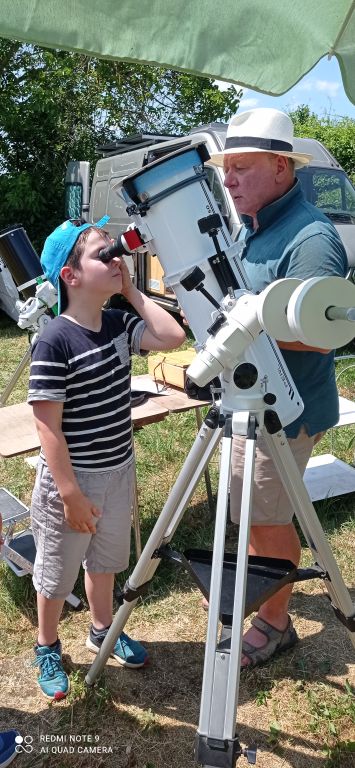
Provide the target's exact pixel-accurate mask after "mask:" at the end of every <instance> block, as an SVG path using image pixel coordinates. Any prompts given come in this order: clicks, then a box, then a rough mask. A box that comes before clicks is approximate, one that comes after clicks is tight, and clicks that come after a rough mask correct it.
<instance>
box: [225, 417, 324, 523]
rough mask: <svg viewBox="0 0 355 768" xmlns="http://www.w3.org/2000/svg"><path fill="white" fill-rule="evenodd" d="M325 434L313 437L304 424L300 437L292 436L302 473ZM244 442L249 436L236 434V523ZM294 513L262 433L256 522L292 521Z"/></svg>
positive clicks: (233, 510) (233, 512) (232, 504)
mask: <svg viewBox="0 0 355 768" xmlns="http://www.w3.org/2000/svg"><path fill="white" fill-rule="evenodd" d="M322 434H323V433H322ZM322 434H319V435H313V436H312V437H309V436H308V435H307V433H306V431H305V429H304V428H302V429H301V430H300V432H299V434H298V436H297V437H296V438H289V445H290V448H291V451H292V453H293V455H294V458H295V459H296V463H297V465H298V468H299V470H300V473H301V475H303V474H304V472H305V469H306V466H307V463H308V460H309V458H310V456H311V453H312V450H313V448H314V446H315V444H316V443H317V442H318V440H319V439H320V437H321V436H322ZM244 445H245V438H243V437H238V436H236V437H233V446H232V472H231V486H230V516H231V520H232V522H233V523H239V515H240V500H241V496H242V487H243V470H244ZM293 514H294V512H293V507H292V505H291V502H290V500H289V498H288V496H287V493H286V491H285V490H284V488H283V485H282V483H281V480H280V478H279V475H278V472H277V470H276V467H275V465H274V463H273V461H272V459H271V457H270V455H269V453H268V449H267V446H266V444H265V441H264V440H263V438H262V437H258V440H257V447H256V460H255V473H254V489H253V509H252V525H288V524H289V523H290V522H291V520H292V517H293Z"/></svg>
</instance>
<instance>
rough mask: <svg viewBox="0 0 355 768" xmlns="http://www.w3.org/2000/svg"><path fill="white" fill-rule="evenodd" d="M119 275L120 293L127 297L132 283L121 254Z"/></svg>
mask: <svg viewBox="0 0 355 768" xmlns="http://www.w3.org/2000/svg"><path fill="white" fill-rule="evenodd" d="M121 275H122V288H121V293H122V296H125V297H126V298H127V294H129V292H130V290H131V289H132V285H133V283H132V280H131V276H130V274H129V269H128V267H127V264H126V262H125V260H124V258H123V256H121Z"/></svg>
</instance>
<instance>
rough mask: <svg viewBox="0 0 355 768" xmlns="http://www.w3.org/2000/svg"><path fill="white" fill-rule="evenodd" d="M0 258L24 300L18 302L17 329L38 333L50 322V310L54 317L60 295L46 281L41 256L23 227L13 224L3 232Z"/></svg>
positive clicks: (0, 237)
mask: <svg viewBox="0 0 355 768" xmlns="http://www.w3.org/2000/svg"><path fill="white" fill-rule="evenodd" d="M0 256H1V258H2V260H3V262H4V264H5V265H6V266H7V268H8V269H9V271H10V273H11V275H12V278H13V280H14V282H15V285H16V287H17V290H18V292H19V293H20V294H21V295H22V296H23V298H24V301H21V300H18V301H16V309H17V310H18V312H19V318H18V322H17V325H18V326H19V328H22V329H24V328H28V329H29V330H32V331H38V330H39V329H40V327H41V326H42V325H45V324H46V322H47V320H48V310H51V309H52V310H53V312H52V314H53V313H54V314H55V307H56V304H57V292H56V290H55V288H54V287H53V286H52V284H51V283H49V281H48V280H46V279H45V276H44V275H43V269H42V265H41V262H40V260H39V257H38V254H37V252H36V251H35V249H34V247H33V245H32V243H31V241H30V239H29V237H28V235H27V233H26V231H25V229H24V228H23V226H22V224H12V225H11V226H9V227H7V228H6V229H3V230H2V232H0ZM50 314H51V313H50ZM45 315H47V317H45Z"/></svg>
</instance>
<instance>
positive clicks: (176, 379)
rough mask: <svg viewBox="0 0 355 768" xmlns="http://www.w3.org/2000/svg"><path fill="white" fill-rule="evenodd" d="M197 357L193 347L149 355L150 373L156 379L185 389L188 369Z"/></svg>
mask: <svg viewBox="0 0 355 768" xmlns="http://www.w3.org/2000/svg"><path fill="white" fill-rule="evenodd" d="M195 357H196V351H195V350H194V349H193V348H189V349H184V350H183V351H182V352H169V353H165V352H159V353H158V354H156V355H150V356H149V357H148V373H149V375H150V376H151V377H152V379H154V381H162V382H163V383H165V384H170V385H171V386H172V387H178V388H180V389H184V387H185V381H186V371H187V369H188V367H189V365H190V363H192V361H193V359H194V358H195Z"/></svg>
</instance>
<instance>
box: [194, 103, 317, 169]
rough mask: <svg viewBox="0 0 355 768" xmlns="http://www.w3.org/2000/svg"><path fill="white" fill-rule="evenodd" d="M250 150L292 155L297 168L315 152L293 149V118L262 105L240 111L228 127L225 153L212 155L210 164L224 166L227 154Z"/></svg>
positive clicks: (237, 153) (304, 163) (305, 162)
mask: <svg viewBox="0 0 355 768" xmlns="http://www.w3.org/2000/svg"><path fill="white" fill-rule="evenodd" d="M246 152H271V153H272V154H274V155H285V157H290V158H291V159H292V160H293V161H294V163H295V167H296V168H301V167H302V166H303V165H307V163H309V161H310V160H311V159H312V155H305V154H302V153H300V152H294V151H293V123H292V120H291V118H290V117H289V116H288V115H286V114H285V113H284V112H280V111H279V110H278V109H269V108H268V107H259V109H250V110H249V111H248V112H238V114H237V115H234V117H232V119H231V121H230V123H229V125H228V130H227V137H226V142H225V146H224V150H223V152H216V154H214V155H211V159H210V161H209V163H211V164H212V165H219V166H223V157H224V155H239V154H243V153H246Z"/></svg>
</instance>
